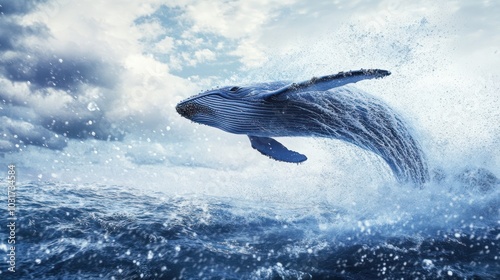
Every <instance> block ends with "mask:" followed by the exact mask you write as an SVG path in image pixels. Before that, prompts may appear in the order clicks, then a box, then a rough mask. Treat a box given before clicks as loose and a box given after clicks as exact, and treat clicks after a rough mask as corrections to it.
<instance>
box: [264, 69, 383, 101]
mask: <svg viewBox="0 0 500 280" xmlns="http://www.w3.org/2000/svg"><path fill="white" fill-rule="evenodd" d="M390 74H391V72H389V71H387V70H381V69H361V70H356V71H349V72H340V73H337V74H334V75H328V76H323V77H319V78H316V77H314V78H312V79H310V80H307V81H303V82H300V83H292V84H289V85H286V86H284V87H282V88H279V89H277V90H273V91H270V92H267V93H266V94H264V96H263V98H264V99H266V100H269V99H272V100H281V99H286V94H287V93H297V92H303V91H326V90H329V89H331V88H335V87H341V86H343V85H346V84H350V83H356V82H359V81H362V80H367V79H374V78H382V77H385V76H389V75H390Z"/></svg>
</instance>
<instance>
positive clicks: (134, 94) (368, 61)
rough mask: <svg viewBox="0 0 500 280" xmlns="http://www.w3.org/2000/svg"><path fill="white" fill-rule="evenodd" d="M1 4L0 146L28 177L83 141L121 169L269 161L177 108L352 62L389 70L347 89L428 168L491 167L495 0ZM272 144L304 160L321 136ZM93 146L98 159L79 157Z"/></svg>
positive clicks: (496, 74) (38, 0)
mask: <svg viewBox="0 0 500 280" xmlns="http://www.w3.org/2000/svg"><path fill="white" fill-rule="evenodd" d="M0 12H1V18H0V119H1V121H0V154H2V155H3V156H4V157H6V158H7V159H8V160H11V161H19V162H21V161H24V163H22V164H23V165H24V166H25V167H26V168H32V169H33V174H35V175H37V176H38V178H41V176H49V177H50V176H51V175H43V174H42V173H44V172H45V173H48V174H52V177H57V176H61V173H64V172H63V171H62V170H64V168H66V169H67V168H69V167H68V164H65V167H64V168H62V167H61V166H60V165H58V164H57V163H60V162H61V159H60V158H61V157H63V158H64V157H69V156H68V155H69V154H70V153H71V154H78V153H80V152H81V151H82V150H83V151H86V152H81V154H79V155H80V158H85V160H81V159H76V158H75V157H73V158H71V159H68V160H66V163H67V162H70V163H71V165H73V166H76V165H77V164H76V162H79V161H81V164H80V165H83V166H87V165H88V164H89V163H95V164H94V165H96V166H104V165H106V164H108V163H109V162H110V160H109V159H108V158H107V157H109V154H112V153H116V156H118V159H120V160H122V161H123V160H124V161H127V166H126V167H123V168H122V169H120V170H124V169H126V168H129V167H130V168H132V167H134V166H136V165H147V166H148V168H149V170H152V169H154V168H153V167H151V166H168V167H177V166H201V167H213V166H218V167H220V168H221V169H231V170H232V169H235V170H247V168H259V167H260V168H262V167H269V165H270V164H275V163H273V162H270V163H269V162H266V163H260V160H262V161H264V160H265V158H260V155H258V153H256V152H255V151H253V150H252V149H251V148H250V146H249V144H248V143H247V140H246V139H243V138H242V137H238V136H233V135H229V134H227V133H224V132H222V131H218V130H216V129H213V128H208V127H203V126H199V125H196V124H192V123H190V122H189V121H187V120H185V119H182V118H181V117H180V116H178V115H177V113H176V112H175V108H174V107H175V105H176V104H177V103H178V102H179V101H180V100H182V99H184V98H187V97H189V96H191V95H194V94H196V93H198V92H200V91H202V90H207V89H211V88H214V87H217V86H227V85H243V84H251V83H255V82H263V81H274V80H290V81H301V80H306V79H309V78H311V77H312V76H321V75H327V74H332V73H336V72H339V71H347V70H356V69H360V68H381V69H387V70H390V71H391V72H392V75H391V76H390V77H388V78H386V79H383V80H376V81H367V82H363V83H360V84H359V85H356V86H358V87H359V88H361V89H363V90H365V91H368V92H370V93H371V94H373V95H375V96H377V97H379V98H381V99H382V100H384V101H385V102H387V103H388V104H389V105H390V106H392V107H393V108H395V109H396V110H397V111H399V112H400V113H401V114H402V115H403V116H404V117H405V119H407V120H408V122H409V123H410V124H411V125H412V127H414V128H415V131H416V132H415V133H416V134H417V135H419V137H420V138H421V142H422V145H423V146H424V148H425V149H426V150H427V154H428V155H429V156H428V157H429V160H430V161H431V162H432V163H433V164H435V165H443V164H450V162H453V163H452V164H451V165H453V164H458V163H459V162H461V161H465V160H467V161H468V163H466V164H471V165H481V166H486V167H488V168H490V169H496V170H498V166H500V154H499V152H498V149H497V148H495V147H498V146H499V143H500V124H499V122H498V120H499V119H500V116H499V110H498V108H500V101H499V99H500V98H499V97H500V92H499V90H500V82H499V81H500V50H499V49H500V47H499V46H500V18H499V17H498V16H497V15H498V14H500V4H499V3H498V1H465V0H464V1H440V2H439V3H436V2H435V1H426V0H421V1H412V3H404V4H403V3H402V2H401V1H391V0H390V1H352V0H351V1H341V0H337V1H298V0H284V1H283V0H280V1H274V0H256V1H244V0H235V1H201V0H172V1H157V0H150V1H120V0H110V1H63V0H26V1H9V0H0ZM286 141H288V142H287V143H291V144H292V145H295V147H298V148H297V149H303V150H306V151H308V152H309V153H312V154H313V157H312V159H313V160H314V159H318V158H319V157H320V156H321V155H322V154H324V152H323V150H324V148H325V147H324V146H325V145H327V144H325V143H324V142H321V141H320V142H311V141H310V140H301V139H290V140H286ZM98 149H101V150H104V149H107V152H106V153H107V155H106V156H103V158H92V156H91V155H92V154H95V153H97V150H98ZM328 149H334V148H331V147H330V146H329V147H328ZM339 149H341V150H342V151H343V152H342V155H341V156H339V159H342V158H346V157H349V156H352V155H353V154H352V153H353V152H352V151H350V150H349V148H346V147H343V146H341V147H340V148H339ZM346 149H347V150H348V151H347V152H346ZM101 152H102V151H99V153H101ZM336 152H337V154H338V153H339V151H338V150H337V151H336ZM102 153H103V152H102ZM333 153H335V149H334V151H333ZM89 154H90V155H89ZM314 155H317V157H314ZM34 156H38V157H39V159H40V161H39V162H38V163H33V162H32V163H31V164H30V163H27V162H26V161H28V158H30V157H34ZM451 157H453V160H450V158H451ZM329 160H330V161H332V160H333V161H335V159H332V158H329ZM256 161H257V162H258V163H256ZM115 162H116V159H115ZM318 162H319V163H317V165H319V164H325V162H324V161H321V160H318ZM42 163H43V164H42ZM20 164H21V163H20ZM312 164H313V163H312ZM39 165H40V166H39ZM41 165H44V167H42V166H41ZM256 165H257V167H255V166H256ZM47 166H49V167H47ZM131 166H132V167H131ZM50 167H51V168H50ZM71 168H75V167H71ZM134 168H135V167H134ZM155 168H156V167H155ZM279 168H283V167H279ZM450 168H451V167H450ZM48 169H52V171H49V170H48ZM56 169H58V170H59V171H57V172H56V171H54V170H56ZM280 170H281V169H280ZM319 170H321V168H320V169H319ZM108 172H109V171H108ZM255 172H257V171H255ZM318 172H320V171H318ZM339 172H340V171H339ZM497 175H499V176H500V174H497ZM103 176H105V175H103ZM108 177H109V176H108ZM304 177H305V175H304Z"/></svg>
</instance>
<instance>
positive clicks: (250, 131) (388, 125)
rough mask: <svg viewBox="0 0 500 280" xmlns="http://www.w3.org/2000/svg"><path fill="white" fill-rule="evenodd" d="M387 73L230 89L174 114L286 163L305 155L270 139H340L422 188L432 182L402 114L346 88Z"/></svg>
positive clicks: (202, 97)
mask: <svg viewBox="0 0 500 280" xmlns="http://www.w3.org/2000/svg"><path fill="white" fill-rule="evenodd" d="M388 75H390V72H389V71H386V70H379V69H368V70H363V69H362V70H358V71H349V72H340V73H338V74H334V75H329V76H323V77H320V78H312V79H311V80H308V81H304V82H301V83H291V84H290V83H285V82H272V83H262V84H256V85H252V86H245V87H238V86H229V87H223V88H220V89H216V90H211V91H207V92H203V93H200V94H198V95H195V96H193V97H190V98H188V99H186V100H184V101H182V102H180V103H179V104H178V105H177V106H176V110H177V112H178V113H179V114H180V115H182V116H183V117H185V118H187V119H190V120H192V121H194V122H197V123H200V124H205V125H209V126H213V127H216V128H219V129H222V130H224V131H227V132H230V133H235V134H246V135H248V137H249V138H250V142H251V144H252V147H253V148H254V149H256V150H258V151H259V152H261V153H262V154H264V155H266V156H269V157H271V158H273V159H275V160H279V161H284V162H295V163H298V162H303V161H305V160H306V159H307V157H306V156H305V155H302V154H300V153H297V152H294V151H291V150H288V149H287V148H286V147H285V146H283V145H282V144H281V143H279V142H278V141H276V140H274V139H273V138H271V137H282V136H313V137H328V138H334V139H340V140H343V141H346V142H349V143H352V144H354V145H356V146H358V147H361V148H363V149H366V150H369V151H372V152H374V153H376V154H377V155H379V156H380V157H382V158H383V159H384V160H385V162H386V163H387V164H388V165H389V167H390V168H391V170H392V171H393V173H394V175H395V177H396V178H397V179H398V181H400V182H413V183H415V184H418V185H421V184H423V183H424V182H426V181H428V179H429V174H428V168H427V165H426V162H425V160H424V156H423V152H422V149H421V148H420V146H419V144H418V143H417V141H415V139H414V138H413V137H412V135H411V134H410V131H409V129H408V128H407V126H406V125H405V123H404V122H403V121H402V119H401V118H400V117H399V115H398V114H396V113H395V112H394V111H393V110H392V109H391V108H389V107H388V106H387V105H386V104H385V103H383V102H382V101H380V100H378V99H376V98H375V97H373V96H371V95H369V94H367V93H364V92H362V91H360V90H358V89H355V88H352V87H349V86H345V85H346V84H349V83H355V82H358V81H361V80H364V79H372V78H381V77H384V76H388Z"/></svg>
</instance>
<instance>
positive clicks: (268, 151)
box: [248, 135, 307, 163]
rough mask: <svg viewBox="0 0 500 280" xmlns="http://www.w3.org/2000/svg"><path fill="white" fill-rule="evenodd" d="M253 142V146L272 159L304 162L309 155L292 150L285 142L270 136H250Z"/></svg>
mask: <svg viewBox="0 0 500 280" xmlns="http://www.w3.org/2000/svg"><path fill="white" fill-rule="evenodd" d="M248 138H250V142H251V143H252V148H254V149H256V150H257V151H259V152H260V153H261V154H263V155H265V156H268V157H270V158H272V159H275V160H278V161H285V162H295V163H299V162H303V161H305V160H307V157H306V156H305V155H303V154H299V153H297V152H294V151H290V150H289V149H287V148H286V147H285V146H283V144H281V143H280V142H278V141H276V140H274V139H273V138H268V137H258V136H250V135H249V136H248Z"/></svg>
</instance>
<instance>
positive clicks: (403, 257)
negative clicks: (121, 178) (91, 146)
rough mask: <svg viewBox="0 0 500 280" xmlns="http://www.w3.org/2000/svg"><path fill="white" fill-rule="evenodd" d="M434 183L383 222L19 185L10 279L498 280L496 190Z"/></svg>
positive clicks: (470, 177)
mask: <svg viewBox="0 0 500 280" xmlns="http://www.w3.org/2000/svg"><path fill="white" fill-rule="evenodd" d="M434 180H435V182H434V183H431V184H429V185H428V186H426V188H424V189H415V188H410V187H408V186H397V185H395V186H388V187H387V188H388V189H383V190H382V191H387V192H389V191H390V192H391V194H390V195H387V197H386V198H384V197H378V198H373V200H374V201H376V202H374V203H375V204H376V205H375V206H374V207H375V208H376V209H379V210H378V211H367V210H366V208H365V207H363V206H362V205H352V207H348V208H346V207H345V206H339V205H335V203H329V204H322V203H317V204H297V203H287V202H286V201H283V202H281V203H276V202H274V203H270V202H263V201H260V202H259V201H256V200H242V199H235V198H224V197H210V196H200V195H196V194H193V195H184V196H172V195H167V194H164V193H161V192H149V191H140V190H139V189H137V188H131V187H123V186H115V185H96V184H57V183H44V182H36V183H19V184H18V185H17V200H16V201H17V203H16V207H17V209H18V210H17V218H18V220H17V225H18V229H17V232H16V239H17V241H16V247H17V250H16V256H17V258H16V273H15V274H9V272H8V271H7V267H8V265H7V261H8V260H7V246H6V244H5V243H2V245H1V247H0V252H1V253H2V256H1V258H2V262H1V263H0V271H2V274H0V278H2V279H498V277H500V260H499V258H500V248H499V243H500V225H499V218H500V215H499V205H500V189H499V188H498V186H499V182H498V179H497V178H495V177H494V176H493V175H492V174H491V173H490V172H488V171H487V170H483V169H477V170H465V171H464V172H462V173H461V174H459V176H455V177H452V178H451V179H450V178H448V177H445V176H444V175H443V174H438V175H436V174H435V176H434ZM436 181H438V182H436ZM5 183H6V181H5V180H4V181H2V185H4V184H5ZM353 191H355V190H353ZM395 192H396V193H395ZM360 195H362V194H360ZM0 199H1V201H6V199H7V196H6V195H4V193H2V196H1V197H0ZM0 224H2V225H5V224H7V220H6V215H2V216H1V219H0ZM0 238H1V240H6V239H7V235H6V231H4V230H2V231H1V235H0Z"/></svg>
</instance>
